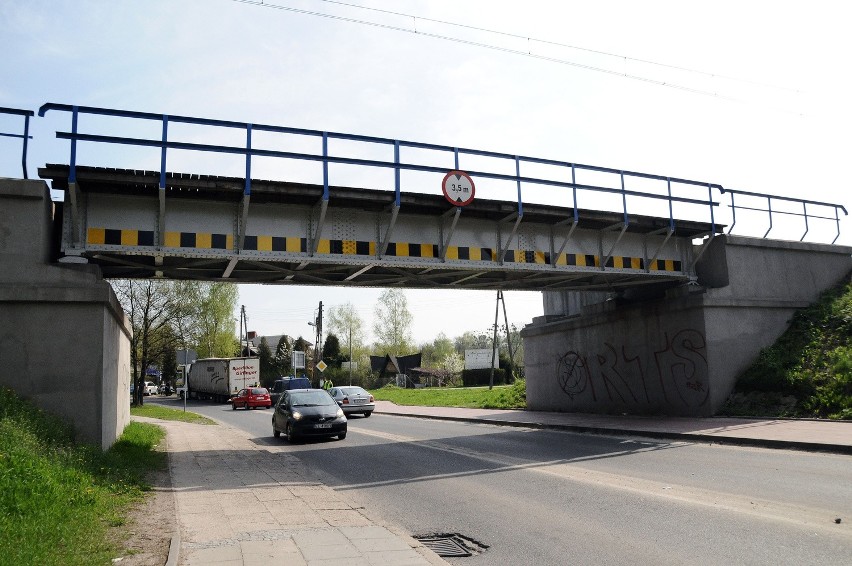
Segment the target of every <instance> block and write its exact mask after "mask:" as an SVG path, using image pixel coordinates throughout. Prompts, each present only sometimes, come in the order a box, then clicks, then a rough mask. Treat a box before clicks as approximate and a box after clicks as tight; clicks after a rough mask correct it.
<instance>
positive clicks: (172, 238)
mask: <svg viewBox="0 0 852 566" xmlns="http://www.w3.org/2000/svg"><path fill="white" fill-rule="evenodd" d="M165 240H166V241H165V247H167V248H195V249H206V250H232V249H234V237H233V236H232V235H231V234H210V233H203V232H166V238H165ZM86 242H87V243H88V244H91V245H93V246H96V245H106V246H153V245H154V232H153V231H152V230H114V229H110V228H89V229H88V231H87V237H86Z"/></svg>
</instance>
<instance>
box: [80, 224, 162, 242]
mask: <svg viewBox="0 0 852 566" xmlns="http://www.w3.org/2000/svg"><path fill="white" fill-rule="evenodd" d="M86 242H87V243H89V244H92V245H106V246H153V245H154V232H153V231H151V230H112V229H109V228H89V230H88V233H87V237H86Z"/></svg>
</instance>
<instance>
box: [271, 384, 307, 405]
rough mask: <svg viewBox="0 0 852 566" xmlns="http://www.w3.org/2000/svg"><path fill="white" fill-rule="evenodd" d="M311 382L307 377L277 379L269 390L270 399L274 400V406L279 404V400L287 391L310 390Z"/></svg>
mask: <svg viewBox="0 0 852 566" xmlns="http://www.w3.org/2000/svg"><path fill="white" fill-rule="evenodd" d="M310 388H311V380H310V379H308V378H307V377H282V378H280V379H276V380H275V383H273V384H272V388H271V389H270V390H269V398H270V399H272V406H273V407H274V406H275V404H276V403H278V399H280V398H281V395H282V394H283V393H284V392H285V391H289V390H290V389H310Z"/></svg>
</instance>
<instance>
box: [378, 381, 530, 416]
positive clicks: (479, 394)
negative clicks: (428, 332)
mask: <svg viewBox="0 0 852 566" xmlns="http://www.w3.org/2000/svg"><path fill="white" fill-rule="evenodd" d="M372 393H373V396H374V397H375V398H376V399H378V400H380V401H392V402H394V403H396V404H397V405H421V406H424V407H467V408H473V409H524V408H526V404H527V387H526V381H524V380H523V379H517V380H515V382H514V383H513V384H512V385H497V386H494V388H493V389H491V390H489V389H488V388H487V387H448V388H438V387H424V388H422V389H403V388H400V387H396V386H394V385H386V386H385V387H382V388H381V389H377V390H376V391H373V392H372Z"/></svg>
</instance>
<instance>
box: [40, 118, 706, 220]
mask: <svg viewBox="0 0 852 566" xmlns="http://www.w3.org/2000/svg"><path fill="white" fill-rule="evenodd" d="M51 110H54V111H64V112H70V113H71V115H72V119H71V131H70V132H57V133H56V137H57V138H60V139H67V140H70V142H71V161H70V172H69V179H68V180H69V182H75V181H76V165H77V163H76V156H77V143H78V142H95V143H110V144H128V145H134V146H140V147H158V148H160V150H161V151H160V187H161V188H165V185H166V159H167V150H169V149H173V150H189V151H203V152H216V153H226V154H238V155H245V159H246V164H245V171H246V175H245V179H246V180H245V189H244V193H245V194H246V195H249V194H251V160H252V157H277V158H284V159H297V160H308V161H320V162H322V164H323V195H322V198H323V200H328V186H329V179H328V165H329V163H336V164H345V165H361V166H367V167H379V168H388V169H393V170H394V185H395V186H394V190H395V204H396V205H397V206H399V204H400V192H401V175H400V174H401V172H402V171H419V172H429V173H441V174H444V173H446V172H447V167H446V166H431V165H420V164H415V163H404V162H402V161H401V159H400V149H401V148H412V149H424V150H432V151H438V152H444V153H450V154H452V155H453V157H454V161H455V166H456V168H457V169H458V167H459V156H460V155H467V156H478V157H488V158H495V159H502V160H511V161H513V162H514V165H515V174H514V175H511V174H503V173H497V172H493V171H471V170H466V172H467V173H468V174H469V175H470V176H471V177H478V178H484V179H495V180H502V181H512V182H515V183H516V184H517V194H518V212H517V214H518V216H523V198H522V192H521V184H522V183H530V184H536V185H546V186H554V187H563V188H569V189H572V192H573V208H574V220H575V221H577V219H578V206H577V191H578V190H580V191H592V192H597V193H607V194H615V195H620V196H621V199H622V207H623V215H624V216H623V217H624V224H625V225H627V223H628V210H627V197H638V198H643V199H655V200H663V201H667V202H668V204H669V226H670V228H671V229H672V230H673V229H674V225H675V222H674V217H673V216H672V214H673V212H672V203H675V202H677V203H684V204H691V205H700V206H707V207H709V209H710V224H711V227H712V228H711V231H712V232H713V233H715V231H716V225H715V217H714V213H713V207H715V206H718V205H719V203H718V202H715V201H713V198H712V189H714V188H715V189H719V190H722V187H721V185H717V184H713V183H706V182H702V181H692V180H689V179H680V178H675V177H664V176H660V175H652V174H648V173H639V172H636V171H624V170H620V169H612V168H608V167H598V166H594V165H583V164H579V163H571V162H567V161H557V160H552V159H540V158H534V157H524V156H519V155H511V154H505V153H496V152H492V151H482V150H475V149H467V148H459V147H451V146H443V145H435V144H428V143H420V142H412V141H403V140H395V139H389V138H379V137H372V136H362V135H356V134H345V133H339V132H324V131H319V130H307V129H302V128H291V127H285V126H274V125H267V124H251V123H244V122H232V121H226V120H212V119H206V118H193V117H187V116H172V115H168V114H153V113H148V112H135V111H128V110H115V109H108V108H93V107H88V106H72V105H67V104H55V103H47V104H45V105H43V106H42V107H41V108H40V109H39V116H44V115H45V114H46V113H47V112H48V111H51ZM80 114H92V115H101V116H113V117H120V118H135V119H140V120H150V121H157V122H161V123H162V132H163V133H162V137H161V139H143V138H130V137H120V136H106V135H94V134H85V133H81V132H80V131H79V130H78V116H79V115H80ZM170 123H183V124H195V125H201V126H213V127H220V128H235V129H242V130H245V132H246V144H245V146H228V145H211V144H203V143H189V142H180V141H172V140H169V138H168V126H169V124H170ZM258 131H262V132H272V133H282V134H294V135H299V136H309V137H316V138H321V139H322V153H321V154H313V153H299V152H290V151H276V150H269V149H258V148H254V147H252V145H251V136H252V132H258ZM330 139H337V140H348V141H355V142H363V143H367V144H373V145H379V146H392V147H393V149H394V159H393V161H381V160H374V159H356V158H350V157H340V156H333V155H330V154H329V151H328V140H330ZM522 164H537V165H549V166H556V167H561V168H565V170H566V171H569V170H570V172H571V180H570V181H560V180H556V179H547V178H540V177H532V176H525V175H522V174H521V165H522ZM576 170H585V171H593V172H599V173H609V174H614V175H619V176H620V178H621V188H620V189H616V188H611V187H602V186H596V185H587V184H579V183H577V182H576ZM625 177H632V178H639V179H651V180H658V181H665V182H666V183H667V185H668V193H667V194H665V195H662V194H654V193H648V192H642V191H636V190H628V189H627V188H626V186H625V181H624V178H625ZM672 183H678V184H684V185H690V186H696V187H706V188H707V189H708V197H707V199H706V200H705V199H702V198H687V197H679V196H672V194H671V184H672Z"/></svg>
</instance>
